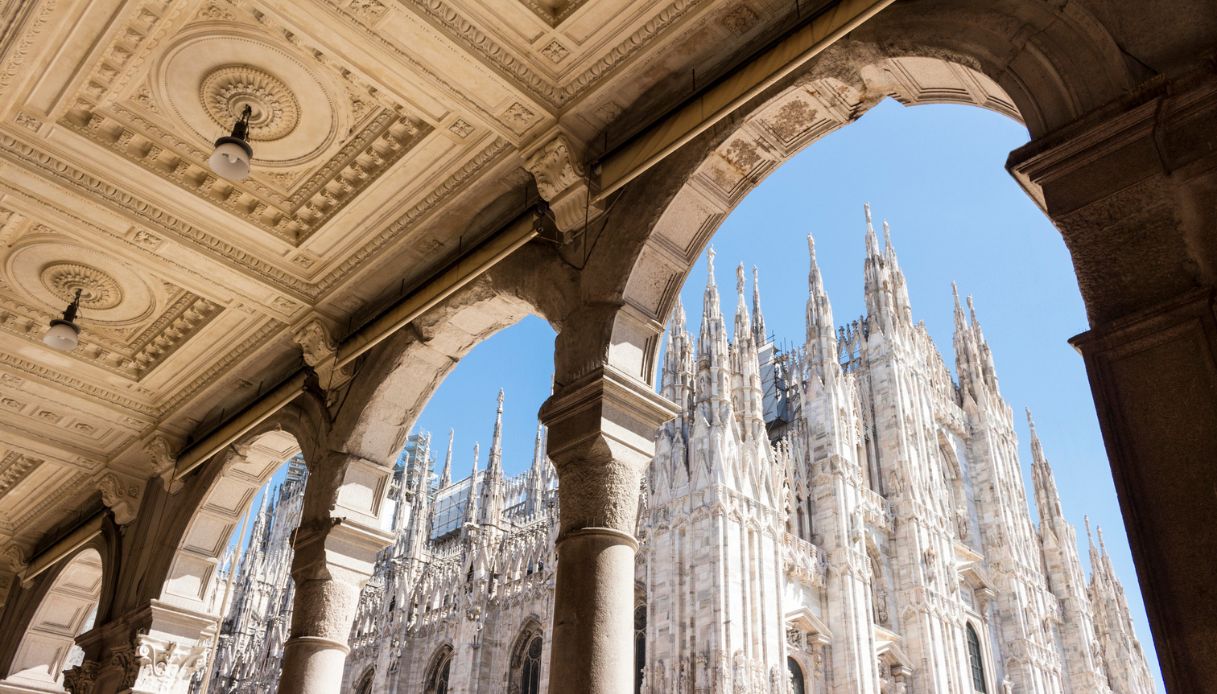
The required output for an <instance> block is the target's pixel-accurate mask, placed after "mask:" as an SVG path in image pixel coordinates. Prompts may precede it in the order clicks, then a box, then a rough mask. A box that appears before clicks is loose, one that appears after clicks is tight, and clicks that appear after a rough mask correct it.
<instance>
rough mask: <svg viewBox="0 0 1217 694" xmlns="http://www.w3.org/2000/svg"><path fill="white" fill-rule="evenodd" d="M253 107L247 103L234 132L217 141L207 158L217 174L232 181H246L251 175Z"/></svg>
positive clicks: (233, 127) (208, 163) (234, 127)
mask: <svg viewBox="0 0 1217 694" xmlns="http://www.w3.org/2000/svg"><path fill="white" fill-rule="evenodd" d="M252 115H253V108H251V107H250V105H249V104H245V108H243V109H241V116H240V117H239V118H237V122H236V123H235V124H234V125H233V126H232V134H231V135H225V136H224V137H221V138H220V139H218V140H216V142H215V151H213V152H212V153H211V158H210V159H208V160H207V165H208V166H210V167H211V170H212V171H214V172H216V174H217V175H219V176H221V177H223V178H226V179H228V180H230V181H244V180H245V179H246V177H248V176H249V160H250V159H252V158H253V156H254V148H253V147H250V146H249V142H248V140H247V139H246V138H248V137H249V118H250V116H252Z"/></svg>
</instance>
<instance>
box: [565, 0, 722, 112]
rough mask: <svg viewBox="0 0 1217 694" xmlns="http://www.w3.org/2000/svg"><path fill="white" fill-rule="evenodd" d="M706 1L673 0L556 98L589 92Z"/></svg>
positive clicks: (573, 97) (567, 100)
mask: <svg viewBox="0 0 1217 694" xmlns="http://www.w3.org/2000/svg"><path fill="white" fill-rule="evenodd" d="M708 1H709V0H676V1H675V2H673V3H672V4H670V5H668V6H667V7H665V8H663V9H662V10H660V11H659V12H657V13H656V14H655V16H654V17H652V18H651V19H650V20H648V21H647V22H646V23H645V24H643V25H642V26H641V27H639V28H638V29H637V30H635V31H634V32H633V33H632V34H630V35H629V37H628V38H626V39H625V40H623V41H621V42H619V43H618V44H617V45H616V46H615V47H614V48H613V49H612V50H611V51H609V52H608V53H607V54H605V55H604V57H602V58H600V60H598V61H596V64H595V65H592V66H591V67H589V68H588V69H587V70H585V71H584V72H583V73H582V74H580V75H579V76H578V77H576V78H574V79H573V80H571V81H570V82H567V83H566V84H565V85H563V87H562V92H561V94H560V96H559V99H558V100H559V102H560V103H562V104H565V103H567V102H569V101H571V100H573V99H575V98H576V97H578V96H580V95H582V94H583V93H584V92H586V91H588V90H589V89H590V88H591V87H592V86H593V85H594V84H595V83H597V82H599V81H600V80H601V79H602V78H603V77H604V76H605V75H607V74H608V73H610V72H612V71H613V70H615V69H617V68H618V67H620V66H621V65H623V64H624V63H625V62H626V61H628V60H629V59H630V58H632V57H634V55H635V54H636V53H637V52H638V51H639V50H641V49H642V48H644V47H645V46H646V45H647V44H649V43H651V42H652V41H653V40H654V39H655V38H657V37H658V36H659V35H660V34H662V33H663V32H664V31H666V30H667V29H669V28H671V27H672V26H673V25H674V24H676V23H677V22H679V21H680V20H682V19H684V17H685V16H686V15H687V14H689V13H690V12H691V11H693V10H694V9H696V8H698V7H700V6H701V5H703V4H705V3H706V2H708Z"/></svg>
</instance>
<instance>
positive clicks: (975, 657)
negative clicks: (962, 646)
mask: <svg viewBox="0 0 1217 694" xmlns="http://www.w3.org/2000/svg"><path fill="white" fill-rule="evenodd" d="M967 626H968V660H969V661H970V662H971V664H972V689H973V690H975V691H977V692H981V694H985V693H986V692H988V691H989V690H988V688H987V687H986V686H985V664H984V661H982V660H981V659H980V637H979V636H977V635H976V629H973V628H972V625H971V624H969V625H967Z"/></svg>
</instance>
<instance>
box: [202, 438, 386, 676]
mask: <svg viewBox="0 0 1217 694" xmlns="http://www.w3.org/2000/svg"><path fill="white" fill-rule="evenodd" d="M284 452H287V451H286V449H280V450H278V451H277V452H276V453H275V454H274V457H270V458H269V460H271V462H272V463H273V460H274V459H275V457H277V456H278V455H281V454H283V453H284ZM247 459H248V457H247ZM307 482H308V467H307V466H306V465H305V463H304V459H303V457H302V456H300V455H299V454H294V455H292V456H291V457H290V458H288V459H287V460H285V461H282V462H280V463H279V464H278V465H276V466H275V467H274V468H273V469H272V471H271V473H270V476H269V478H268V479H267V480H266V481H265V483H264V484H263V485H262V486H261V487H260V488H258V489H256V490H255V493H254V496H253V497H252V498H251V499H250V504H249V508H248V509H247V510H246V512H245V513H244V514H243V516H242V518H241V521H240V523H238V525H237V527H236V529H235V530H234V531H233V533H232V535H231V536H230V537H229V539H228V542H227V547H226V549H225V552H224V555H223V560H222V561H221V563H220V566H219V568H218V572H217V575H216V579H215V587H214V588H213V596H212V598H211V602H212V604H215V605H217V608H216V609H220V610H223V614H222V615H221V621H220V624H219V627H218V630H217V632H216V634H215V636H214V639H213V642H212V643H213V644H214V646H213V649H214V650H213V652H212V657H210V658H208V669H207V671H206V672H204V673H200V674H199V675H198V677H197V679H198V680H199V681H201V680H202V679H203V678H209V679H210V685H209V687H208V690H209V691H216V692H228V691H239V690H241V689H243V688H251V689H265V690H268V691H270V690H273V689H275V687H276V686H277V684H278V681H279V671H280V665H281V663H282V658H283V647H284V644H285V643H286V641H287V639H288V636H289V634H288V629H289V627H290V625H291V614H292V607H293V600H294V597H295V583H294V582H293V581H292V577H291V568H292V557H293V554H294V549H293V546H292V538H293V534H294V532H295V531H296V529H297V528H298V527H299V526H300V520H301V514H302V512H303V504H304V490H305V485H306V484H307ZM364 674H365V676H366V677H367V678H368V679H367V683H366V684H367V686H368V687H371V671H370V670H369V672H367V673H364ZM359 682H360V684H359V685H358V687H362V686H364V685H363V680H362V679H361V680H360V681H359ZM358 687H357V689H358Z"/></svg>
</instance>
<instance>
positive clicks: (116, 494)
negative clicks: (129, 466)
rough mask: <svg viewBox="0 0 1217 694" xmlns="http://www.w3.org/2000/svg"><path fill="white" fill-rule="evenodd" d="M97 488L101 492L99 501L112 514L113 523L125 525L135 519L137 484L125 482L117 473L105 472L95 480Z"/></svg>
mask: <svg viewBox="0 0 1217 694" xmlns="http://www.w3.org/2000/svg"><path fill="white" fill-rule="evenodd" d="M97 490H98V491H99V492H101V502H102V503H103V504H105V505H106V507H107V508H109V509H110V511H111V512H112V513H113V514H114V522H115V523H118V524H119V525H126V524H128V523H130V522H131V521H133V520H135V515H136V513H137V512H138V511H139V498H140V487H139V485H136V484H126V483H125V482H124V481H123V480H122V478H120V477H119V476H118V475H116V474H114V473H113V472H107V473H106V474H104V475H102V476H101V478H100V479H98V480H97Z"/></svg>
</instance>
